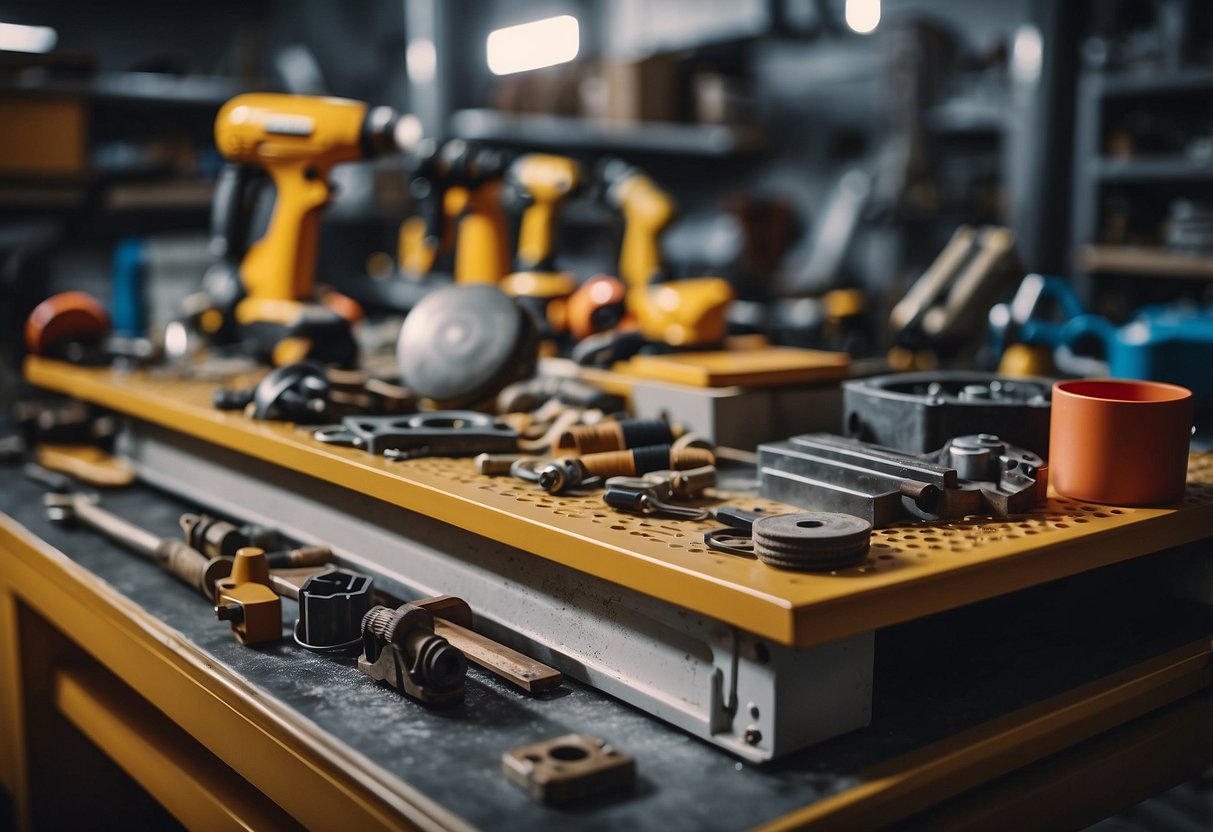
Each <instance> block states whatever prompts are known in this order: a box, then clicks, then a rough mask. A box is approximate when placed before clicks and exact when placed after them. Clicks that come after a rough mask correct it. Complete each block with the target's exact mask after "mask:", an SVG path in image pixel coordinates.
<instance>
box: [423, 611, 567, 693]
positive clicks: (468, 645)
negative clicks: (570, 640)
mask: <svg viewBox="0 0 1213 832" xmlns="http://www.w3.org/2000/svg"><path fill="white" fill-rule="evenodd" d="M412 605H413V606H415V607H420V608H421V609H424V610H426V611H427V612H429V613H430V614H431V615H432V616H433V617H434V632H435V634H437V635H440V636H442V637H443V638H445V639H446V640H447V641H449V642H450V643H451V646H453V647H455V648H457V649H458V650H459V652H461V653H463V655H464V657H465V658H466V659H467V660H468V661H470V662H472V663H473V664H476V665H478V666H480V667H482V668H484V669H485V670H487V671H489V672H490V673H492V674H494V675H495V676H499V677H501V678H502V679H505V680H506V681H507V682H510V683H511V684H513V685H517V686H518V687H520V688H522V689H523V690H525V691H526V692H528V693H545V692H547V691H550V690H553V689H554V688H556V687H558V686H559V685H560V683H561V681H563V679H564V677H563V676H562V675H561V673H560V671H558V670H554V669H552V668H550V667H548V666H547V665H546V664H543V663H542V662H537V661H535V660H534V659H532V658H531V657H530V656H525V655H523V654H522V653H519V652H517V651H515V650H511V649H510V648H509V647H506V646H505V645H504V644H499V643H497V642H495V641H493V640H492V639H490V638H487V637H485V636H482V635H480V634H479V633H477V632H476V631H475V630H473V629H472V625H473V622H472V608H471V607H470V606H468V603H467V601H464V600H463V599H462V598H455V597H453V596H450V595H438V596H435V597H433V598H423V599H422V600H420V601H413V602H412Z"/></svg>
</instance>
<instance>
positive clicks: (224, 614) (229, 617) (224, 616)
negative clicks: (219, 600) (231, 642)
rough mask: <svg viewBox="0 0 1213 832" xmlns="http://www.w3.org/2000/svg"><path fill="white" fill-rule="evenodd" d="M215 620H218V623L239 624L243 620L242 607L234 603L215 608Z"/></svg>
mask: <svg viewBox="0 0 1213 832" xmlns="http://www.w3.org/2000/svg"><path fill="white" fill-rule="evenodd" d="M215 618H218V619H219V620H220V621H234V622H236V623H237V624H239V623H240V622H241V621H243V620H244V607H242V606H240V605H239V604H237V603H235V602H234V601H233V602H232V603H229V604H223V605H222V606H218V607H215Z"/></svg>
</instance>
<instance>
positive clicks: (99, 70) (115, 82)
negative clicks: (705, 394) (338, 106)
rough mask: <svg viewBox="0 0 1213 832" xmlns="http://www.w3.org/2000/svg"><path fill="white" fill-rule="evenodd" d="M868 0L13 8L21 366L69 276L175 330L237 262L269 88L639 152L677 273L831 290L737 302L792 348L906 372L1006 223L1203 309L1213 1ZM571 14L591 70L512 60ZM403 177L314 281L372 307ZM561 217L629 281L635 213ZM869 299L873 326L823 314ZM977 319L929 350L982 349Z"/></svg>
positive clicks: (1090, 284)
mask: <svg viewBox="0 0 1213 832" xmlns="http://www.w3.org/2000/svg"><path fill="white" fill-rule="evenodd" d="M847 8H854V9H860V8H861V4H852V5H851V6H850V7H848V5H847V4H845V3H843V2H841V0H839V1H838V2H825V1H824V0H822V1H821V2H817V1H816V0H799V1H797V0H777V2H766V0H749V2H740V3H733V2H728V3H723V2H722V3H715V2H693V0H686V1H685V2H679V0H667V2H661V3H644V2H639V0H637V1H636V2H627V1H626V0H620V1H619V2H573V0H569V2H558V3H542V2H524V3H518V2H466V3H465V2H460V1H459V0H456V2H447V3H432V4H426V3H413V2H409V3H405V4H404V5H403V10H402V7H401V5H400V4H396V3H390V2H370V0H365V1H363V2H359V1H358V0H355V2H349V3H342V4H340V7H337V6H334V5H333V4H329V3H323V2H304V3H275V2H223V0H220V2H214V3H208V4H206V5H205V6H204V7H198V8H192V9H190V11H189V13H188V15H186V14H185V13H183V12H182V11H181V10H180V9H178V8H176V7H174V6H173V5H171V4H168V5H166V4H152V3H141V2H130V0H118V2H112V3H106V4H103V5H102V4H95V3H88V2H74V1H73V0H67V1H66V2H59V3H55V4H52V5H47V4H45V3H39V2H19V0H10V2H6V3H5V4H4V6H3V15H4V20H5V21H6V22H7V23H11V24H14V25H17V26H28V27H34V28H28V29H23V28H17V29H11V30H7V29H6V30H5V32H7V34H5V35H4V37H5V39H6V40H5V45H7V46H9V47H10V49H11V51H6V52H4V54H3V63H2V64H0V73H2V79H3V83H4V88H3V92H4V98H3V100H2V106H3V113H4V123H5V125H6V129H5V130H4V132H3V136H2V137H0V177H2V179H0V211H2V214H0V264H2V268H0V280H2V281H3V282H2V283H0V296H2V297H3V299H4V302H3V304H0V307H2V309H3V314H4V316H5V321H4V326H3V327H2V328H0V332H2V333H3V335H2V336H0V337H3V339H4V346H5V350H6V354H8V356H9V360H8V361H6V366H7V367H8V371H9V372H10V373H11V368H12V360H13V353H14V351H17V350H19V344H18V338H17V336H18V334H19V332H20V323H21V322H22V321H23V320H24V318H25V316H26V315H27V314H28V312H29V310H30V309H32V308H33V306H34V305H35V304H36V303H37V302H38V301H39V300H41V299H42V298H43V297H46V296H47V295H49V294H51V293H53V292H55V291H58V290H60V289H62V288H65V287H71V288H86V289H88V290H90V291H92V292H94V293H95V294H96V295H98V296H99V297H100V298H101V299H102V300H103V301H105V302H107V303H108V302H109V301H110V300H111V299H112V275H113V270H114V267H115V256H116V252H119V251H127V252H128V254H129V251H130V249H129V247H130V246H136V247H137V250H141V254H142V260H143V261H144V262H145V264H146V270H147V280H146V296H147V297H146V302H147V303H149V304H150V306H149V308H148V310H147V312H146V320H141V321H136V324H141V325H142V326H143V327H148V326H150V327H153V328H154V327H156V326H163V325H164V324H165V323H166V322H167V321H169V320H171V319H173V318H174V317H176V316H177V315H178V314H179V311H180V310H179V307H180V302H181V299H182V298H183V297H185V296H186V295H187V294H189V293H190V292H191V291H193V290H194V289H196V287H197V285H198V283H199V281H200V278H201V275H202V274H203V272H204V271H205V270H206V268H207V266H208V264H209V263H210V262H211V260H212V256H211V255H210V254H209V253H208V248H207V243H208V217H209V213H210V205H211V196H212V188H213V182H214V179H215V176H216V174H217V172H218V169H219V167H220V164H221V159H220V157H219V156H218V154H217V153H216V151H215V149H214V145H213V124H214V116H215V113H216V111H217V109H218V107H219V106H220V104H222V103H223V102H224V101H226V100H227V99H228V98H230V97H232V96H233V95H235V94H237V93H239V92H242V91H249V90H282V91H289V92H296V93H325V94H332V95H338V96H349V97H352V98H356V99H359V100H366V101H370V102H373V103H387V104H391V105H393V106H397V107H401V108H404V109H407V110H409V111H412V112H415V113H416V114H418V115H419V116H420V118H421V120H422V122H423V123H424V126H425V129H426V132H427V135H431V136H434V137H435V138H438V139H443V138H452V137H458V138H464V139H469V140H480V141H486V142H491V143H494V144H497V145H500V146H503V147H509V148H511V149H528V148H529V149H543V150H553V149H560V150H562V151H563V152H568V153H571V154H573V155H574V156H576V157H577V158H579V159H581V160H583V161H585V162H587V163H588V164H589V165H591V166H592V165H593V164H594V163H596V162H597V161H599V160H601V159H603V158H604V157H612V156H613V157H620V158H623V159H625V160H626V161H628V162H630V163H632V164H635V165H637V166H639V167H641V168H642V169H644V170H646V171H648V172H649V173H650V174H651V175H652V176H654V177H655V179H656V180H657V182H658V183H659V184H660V186H661V187H662V188H664V189H666V190H667V191H668V192H669V193H670V194H671V195H672V196H673V198H674V199H675V201H676V203H677V205H678V207H679V211H680V213H679V216H678V219H677V220H676V221H675V222H674V223H673V224H672V225H671V227H670V228H668V229H667V231H666V233H665V235H664V237H663V239H662V251H663V254H664V257H665V267H666V268H667V270H668V272H669V273H670V274H671V276H674V277H680V276H690V275H698V274H714V275H720V276H723V277H726V278H727V279H729V280H730V281H731V282H732V283H733V284H734V286H735V288H736V291H737V293H738V295H739V297H741V298H742V299H745V300H759V301H764V300H771V299H772V298H776V297H778V298H793V299H807V300H805V301H803V302H801V303H799V304H796V303H790V302H786V301H785V302H784V303H783V304H782V306H783V308H782V309H781V310H780V311H779V312H778V314H770V313H769V312H768V311H767V310H763V309H756V308H754V307H753V306H752V305H748V304H742V305H739V308H737V309H736V310H734V312H733V313H732V314H733V317H734V318H735V319H736V320H737V324H738V326H744V325H745V324H747V323H756V322H757V323H758V324H768V325H769V328H770V329H771V330H773V331H774V333H775V334H776V335H777V336H778V337H779V339H780V340H782V341H785V342H788V343H806V344H810V345H826V346H830V345H837V346H844V347H847V348H850V349H851V350H852V351H853V352H856V353H857V354H859V355H869V356H870V355H883V354H884V353H885V351H886V350H887V349H888V348H889V347H890V346H894V345H895V338H896V337H897V333H896V332H895V331H891V330H890V326H889V324H888V318H889V310H890V309H891V308H892V306H893V305H894V304H895V303H896V301H897V300H899V299H900V298H901V297H902V296H903V295H904V293H905V291H906V288H907V287H908V286H909V285H910V283H911V282H913V281H914V280H915V279H916V278H918V277H919V276H920V275H921V274H922V272H923V270H924V268H925V267H926V266H927V265H929V264H930V263H931V261H932V260H933V259H934V258H935V256H936V255H937V254H938V253H939V252H940V250H941V249H942V248H943V247H944V245H945V244H946V243H947V242H948V239H949V237H950V236H951V235H952V233H953V231H954V230H955V229H956V227H957V226H958V225H960V224H984V223H992V224H999V225H1006V226H1008V227H1010V228H1011V229H1012V230H1013V231H1014V234H1015V249H1016V253H1017V254H1018V257H1019V260H1020V261H1021V263H1022V271H1020V272H1019V273H1020V274H1022V273H1032V272H1040V273H1042V274H1046V275H1060V276H1066V277H1069V278H1071V285H1073V286H1074V287H1075V288H1076V289H1077V290H1078V293H1079V295H1080V296H1081V298H1082V300H1083V301H1085V303H1086V304H1087V305H1088V307H1089V308H1090V310H1091V311H1093V312H1097V313H1100V314H1103V315H1106V316H1109V317H1110V319H1111V320H1112V321H1113V322H1114V323H1123V322H1124V321H1126V320H1128V318H1129V317H1131V315H1132V313H1133V312H1134V311H1135V310H1136V309H1138V308H1139V307H1141V306H1142V305H1143V304H1146V303H1157V302H1167V301H1174V300H1181V299H1187V300H1189V301H1191V302H1195V303H1199V302H1202V301H1204V302H1207V300H1208V298H1209V296H1210V295H1209V292H1210V283H1209V281H1208V277H1209V274H1210V264H1209V261H1208V259H1207V258H1206V254H1207V252H1208V251H1209V247H1210V246H1211V245H1213V226H1211V224H1213V217H1211V216H1210V203H1209V197H1210V192H1209V188H1210V183H1213V180H1211V179H1210V178H1209V170H1210V167H1209V160H1210V158H1211V153H1213V151H1211V146H1213V140H1211V139H1210V136H1209V120H1210V114H1209V109H1208V106H1207V102H1208V100H1209V99H1208V93H1209V83H1208V82H1209V75H1208V72H1209V65H1208V61H1209V60H1210V50H1211V49H1213V47H1211V46H1210V44H1211V39H1213V31H1211V30H1213V22H1211V20H1213V14H1211V13H1210V9H1209V8H1208V7H1207V4H1204V3H1199V2H1190V3H1187V2H1157V3H1155V2H1089V3H1088V2H1075V3H1051V2H1030V1H1029V0H1007V1H1006V2H990V3H974V2H962V1H961V0H956V1H955V2H953V0H885V2H883V3H880V4H873V5H872V6H871V9H872V10H875V11H872V10H868V11H854V12H853V14H855V15H868V16H867V17H866V18H862V19H858V20H851V22H850V23H848V17H847V14H849V12H847ZM863 8H867V7H863ZM558 12H559V13H561V14H569V15H571V16H573V17H574V18H575V19H576V20H577V21H578V26H577V29H576V31H575V33H574V34H572V35H570V36H569V37H571V40H570V41H569V43H568V44H567V46H568V49H569V53H568V55H567V56H562V55H560V54H556V55H555V56H554V57H555V59H561V58H563V57H569V56H572V57H571V60H567V61H565V62H563V63H560V64H558V65H556V66H552V67H549V68H543V69H538V70H534V71H530V72H521V73H511V74H507V75H497V74H495V73H494V71H493V70H492V68H491V67H490V65H489V60H491V56H487V55H486V50H485V43H486V38H487V36H488V34H489V33H490V32H492V31H494V30H496V29H500V28H503V27H506V26H508V25H511V24H515V23H518V22H526V21H529V20H537V19H542V18H543V17H545V16H548V15H549V13H550V15H552V16H555V15H556V14H557V13H558ZM876 21H879V22H878V23H877V22H876ZM868 26H871V27H872V29H871V31H863V32H860V31H857V28H859V29H866V27H868ZM38 27H42V28H38ZM553 48H554V49H556V50H557V51H559V49H560V48H561V45H560V44H556V45H555V46H553ZM512 57H517V56H512V55H507V56H506V58H507V59H509V58H512ZM524 57H526V58H530V57H532V56H531V55H525V56H524ZM486 58H488V59H489V60H486ZM538 60H543V56H540V57H539V58H538ZM16 125H20V127H19V129H18V128H16V127H15V126H16ZM404 164H405V163H404V162H403V161H401V160H399V159H395V160H383V161H380V162H377V163H375V164H373V165H359V166H350V167H349V169H348V170H339V171H338V173H337V181H338V188H337V193H336V198H335V201H334V203H333V204H332V205H331V206H330V207H329V208H328V209H327V211H326V216H325V221H324V224H323V238H322V243H321V246H320V258H321V260H320V262H321V265H320V267H319V269H318V273H319V274H321V275H323V276H324V278H325V280H326V281H328V282H330V283H332V284H334V285H336V286H337V287H339V288H346V289H348V290H349V291H351V293H352V294H353V295H354V296H355V297H359V296H361V295H365V294H367V292H366V291H365V290H364V289H363V288H362V287H361V285H360V284H362V283H364V282H365V281H366V278H367V275H368V274H370V275H377V276H379V277H383V276H384V275H385V274H386V273H389V272H390V271H392V270H393V269H394V266H393V259H392V258H393V257H394V256H395V254H396V242H395V239H396V229H397V228H398V226H399V224H400V221H401V219H402V217H404V216H406V215H408V214H409V213H410V211H411V210H412V209H411V206H410V200H409V187H408V176H407V173H405V172H404V171H403V170H402V168H403V165H404ZM591 169H592V168H591ZM563 224H564V227H563V229H562V234H563V238H562V240H561V246H562V247H561V249H560V251H559V252H558V254H559V257H560V259H561V261H562V263H563V264H564V265H565V267H566V268H568V269H569V270H570V271H572V272H574V273H575V274H579V275H581V276H582V277H588V276H589V275H591V274H594V273H598V272H604V271H605V272H611V271H612V262H611V257H612V252H613V250H614V247H616V246H617V245H618V235H619V226H620V221H619V219H618V217H617V215H616V212H613V211H611V210H608V209H607V208H606V207H604V206H603V204H602V200H601V199H599V200H592V199H581V200H578V201H577V203H576V204H574V205H570V206H569V210H568V211H567V212H566V213H565V216H564V218H563ZM385 255H386V256H385ZM1004 283H1005V282H1004ZM851 287H857V288H860V289H862V290H863V295H862V297H860V298H859V299H858V300H857V301H856V300H855V299H852V300H851V302H858V303H861V304H862V307H863V308H862V313H861V314H860V315H857V316H844V317H843V318H841V319H838V318H836V317H834V318H832V317H831V315H830V314H829V312H830V310H828V309H826V308H824V307H823V306H822V304H821V303H818V302H817V299H820V298H822V297H823V296H825V295H826V294H827V293H828V292H829V291H830V290H832V289H838V288H851ZM1009 287H1010V284H1005V285H1004V288H1009ZM840 305H844V306H845V305H846V304H845V303H844V304H840ZM839 311H842V312H846V311H849V310H847V309H843V310H839ZM840 324H841V326H840ZM980 328H981V327H980V326H979V324H978V322H973V325H972V326H970V327H966V328H965V330H966V331H965V333H964V335H965V338H966V341H967V342H966V343H964V344H959V345H955V344H941V345H933V346H935V348H936V349H938V350H943V351H944V352H945V353H946V352H949V351H962V352H967V353H970V354H971V353H972V352H973V351H974V350H976V349H978V348H979V347H981V346H984V345H981V344H979V343H978V342H979V341H980V340H981V338H982V337H983V335H984V333H978V332H977V330H978V329H980ZM1096 357H1098V355H1097V354H1096ZM944 358H945V360H951V358H952V356H950V355H945V356H944ZM985 359H986V360H987V362H990V361H995V362H996V360H997V359H996V357H994V358H991V357H990V356H985Z"/></svg>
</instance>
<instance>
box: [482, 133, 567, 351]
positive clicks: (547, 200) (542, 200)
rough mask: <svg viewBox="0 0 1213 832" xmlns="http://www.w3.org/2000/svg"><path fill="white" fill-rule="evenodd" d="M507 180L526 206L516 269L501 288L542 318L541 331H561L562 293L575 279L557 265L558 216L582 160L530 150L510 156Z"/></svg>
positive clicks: (517, 197)
mask: <svg viewBox="0 0 1213 832" xmlns="http://www.w3.org/2000/svg"><path fill="white" fill-rule="evenodd" d="M506 182H507V184H508V186H509V187H510V189H511V191H512V194H513V196H514V197H515V198H516V199H517V200H518V201H519V202H521V203H522V204H523V206H524V207H523V209H522V221H521V224H520V225H519V229H518V250H517V256H516V258H515V262H514V271H513V272H512V273H511V274H509V275H507V276H506V278H505V280H503V281H502V283H501V288H502V289H503V290H504V291H505V293H506V294H508V295H512V296H514V297H516V298H518V299H519V300H520V301H521V302H522V303H523V304H524V305H526V306H527V307H528V308H529V309H530V310H531V311H532V312H534V313H535V314H536V315H537V317H538V318H539V319H540V320H541V321H544V322H545V324H546V326H545V327H544V328H545V330H546V333H545V334H548V335H559V334H561V333H562V332H563V331H564V330H565V328H566V327H565V323H564V302H565V298H567V297H568V296H569V295H570V294H572V292H573V289H574V288H576V284H575V283H574V280H573V276H572V275H571V274H568V273H567V272H561V271H558V270H557V269H556V262H555V236H556V222H557V220H558V219H559V216H560V208H561V206H562V204H563V203H564V201H565V200H566V199H568V198H569V197H571V196H573V195H574V194H575V193H576V192H577V191H578V190H579V189H580V187H581V166H580V165H578V164H577V163H576V162H575V161H573V160H572V159H568V158H565V157H563V156H552V155H548V154H543V153H530V154H527V155H525V156H520V157H519V158H517V159H515V160H514V162H513V164H511V165H510V167H509V170H508V171H507V174H506Z"/></svg>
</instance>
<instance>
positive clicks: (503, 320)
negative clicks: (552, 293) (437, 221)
mask: <svg viewBox="0 0 1213 832" xmlns="http://www.w3.org/2000/svg"><path fill="white" fill-rule="evenodd" d="M538 356H539V334H538V331H537V330H536V327H535V323H534V321H533V320H532V318H531V316H530V315H529V314H527V312H526V310H525V309H523V308H522V307H521V306H519V305H518V304H517V303H516V302H514V301H513V300H511V299H510V298H509V297H507V296H506V295H505V294H504V293H503V292H502V291H501V290H500V289H498V288H497V287H495V286H485V285H478V284H471V285H466V286H449V287H446V288H442V289H438V290H436V291H434V292H432V293H431V294H429V295H428V296H426V298H425V299H424V300H422V301H421V302H420V303H418V304H417V306H415V307H414V308H413V311H412V312H410V313H409V315H408V317H407V318H405V319H404V326H402V327H401V328H400V339H399V341H398V342H397V347H396V358H397V362H398V365H399V368H400V375H401V378H402V380H403V382H404V384H405V386H406V387H408V388H409V389H410V390H412V391H413V392H414V393H416V394H417V395H418V396H422V397H425V398H428V399H432V400H433V401H435V402H437V403H438V404H439V406H440V407H445V408H450V407H466V406H468V405H472V404H475V403H477V402H481V401H483V400H485V399H488V398H489V397H491V396H494V395H496V394H497V393H498V391H500V390H501V389H502V388H503V387H505V386H506V385H508V384H511V383H513V382H515V381H519V380H521V379H524V378H530V376H531V375H533V374H534V372H535V363H536V361H537V359H538Z"/></svg>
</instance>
